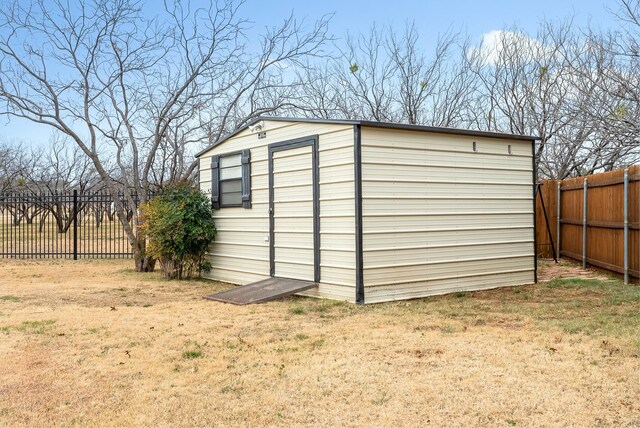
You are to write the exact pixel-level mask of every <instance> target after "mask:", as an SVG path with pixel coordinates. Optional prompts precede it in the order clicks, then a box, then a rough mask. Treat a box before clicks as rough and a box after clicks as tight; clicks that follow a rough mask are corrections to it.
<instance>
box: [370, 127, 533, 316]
mask: <svg viewBox="0 0 640 428" xmlns="http://www.w3.org/2000/svg"><path fill="white" fill-rule="evenodd" d="M474 141H475V142H476V147H477V152H474V151H473V142H474ZM509 145H511V154H509V153H508V146H509ZM532 174H533V170H532V154H531V143H530V142H526V141H524V142H523V141H517V140H513V141H512V140H498V139H490V138H486V137H468V136H461V135H446V134H437V133H428V132H416V131H404V130H389V129H381V128H368V127H363V128H362V190H363V247H364V255H363V256H364V284H365V302H367V303H374V302H379V301H385V300H396V299H407V298H415V297H423V296H428V295H433V294H442V293H448V292H452V291H458V290H476V289H483V288H493V287H499V286H504V285H516V284H525V283H532V282H533V280H534V258H533V239H534V238H533V230H534V229H533V228H534V223H533V201H532V198H533V195H532V191H533V188H532V178H533V177H532Z"/></svg>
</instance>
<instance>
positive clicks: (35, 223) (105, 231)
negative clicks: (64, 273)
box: [0, 191, 136, 260]
mask: <svg viewBox="0 0 640 428" xmlns="http://www.w3.org/2000/svg"><path fill="white" fill-rule="evenodd" d="M135 215H136V213H135V212H128V213H127V221H128V222H129V224H130V225H131V227H134V225H133V222H134V221H135ZM132 254H133V253H132V251H131V245H130V244H129V240H128V238H127V235H126V233H125V230H124V227H123V226H122V223H121V222H120V220H119V219H118V216H117V215H116V213H115V208H114V201H113V198H112V197H111V195H109V194H108V193H90V194H79V193H78V192H77V191H74V192H73V193H72V194H71V193H70V194H35V193H23V194H4V195H0V258H72V259H74V260H77V259H78V258H125V257H131V256H132Z"/></svg>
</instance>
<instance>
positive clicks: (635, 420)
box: [0, 260, 640, 427]
mask: <svg viewBox="0 0 640 428" xmlns="http://www.w3.org/2000/svg"><path fill="white" fill-rule="evenodd" d="M560 268H562V266H561V267H560ZM560 268H554V269H555V271H554V274H555V275H557V276H560V274H561V272H559V269H560ZM546 270H547V269H546V268H543V271H546ZM565 273H566V272H565ZM569 274H571V271H569ZM228 287H229V285H227V284H222V283H217V282H211V281H185V282H166V281H163V280H162V279H160V276H159V274H156V273H154V274H137V273H135V272H133V271H132V262H131V261H130V260H120V261H118V260H115V261H112V260H98V261H95V260H94V261H90V260H84V261H78V262H73V261H68V260H47V261H23V260H0V361H2V364H0V426H17V425H21V426H52V425H55V426H69V425H82V426H122V425H126V426H129V425H153V426H157V425H164V426H167V425H177V426H203V425H207V426H220V425H222V426H238V425H242V426H272V425H276V426H291V425H293V426H300V425H305V426H367V427H369V426H428V425H433V426H478V425H482V426H521V425H525V426H639V425H640V402H638V397H640V382H639V381H638V374H639V373H640V288H639V287H637V286H625V285H624V284H622V283H621V282H620V281H618V280H614V279H610V278H606V277H599V276H596V275H594V277H584V278H579V279H572V278H565V279H555V280H552V281H550V282H546V283H540V284H538V285H532V286H521V287H515V288H503V289H498V290H492V291H483V292H477V293H457V294H452V295H449V296H443V297H432V298H427V299H421V300H415V301H406V302H398V303H385V304H379V305H371V306H365V307H361V306H355V305H351V304H346V303H342V302H334V301H323V300H316V299H310V298H299V297H294V298H289V299H285V300H281V301H276V302H271V303H267V304H261V305H254V306H241V307H239V306H231V305H226V304H223V303H218V302H211V301H205V300H203V299H202V298H201V296H202V295H204V294H207V293H211V292H214V291H218V290H222V289H224V288H228Z"/></svg>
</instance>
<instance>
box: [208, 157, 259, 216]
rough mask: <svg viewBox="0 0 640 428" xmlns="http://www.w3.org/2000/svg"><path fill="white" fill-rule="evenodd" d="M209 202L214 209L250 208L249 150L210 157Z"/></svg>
mask: <svg viewBox="0 0 640 428" xmlns="http://www.w3.org/2000/svg"><path fill="white" fill-rule="evenodd" d="M211 204H212V206H213V208H214V209H220V208H226V207H244V208H251V168H250V151H249V150H243V151H242V152H238V153H230V154H225V155H219V156H214V157H213V158H212V159H211Z"/></svg>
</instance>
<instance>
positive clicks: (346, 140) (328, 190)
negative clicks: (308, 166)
mask: <svg viewBox="0 0 640 428" xmlns="http://www.w3.org/2000/svg"><path fill="white" fill-rule="evenodd" d="M263 131H265V132H266V134H267V137H266V138H264V139H258V136H257V133H252V132H251V131H250V130H249V129H247V130H244V131H242V132H241V133H239V134H237V135H235V136H234V137H232V138H231V139H229V140H227V141H225V142H223V143H222V144H220V145H218V146H216V147H214V148H213V149H211V150H209V151H208V152H206V153H204V154H202V156H201V157H200V187H201V189H202V190H203V191H205V192H210V191H211V171H210V168H211V156H213V155H221V154H224V153H229V152H234V151H239V150H242V149H246V148H249V149H251V199H252V208H251V209H244V208H223V209H220V210H218V211H216V212H215V214H214V216H215V220H216V227H217V228H218V234H217V237H216V242H215V243H214V244H213V245H212V246H211V249H210V253H209V260H210V261H211V263H212V265H213V270H212V271H211V272H210V273H209V274H208V275H207V276H208V277H209V278H211V279H215V280H220V281H226V282H231V283H234V284H246V283H250V282H253V281H257V280H260V279H264V278H268V277H269V242H268V241H267V240H266V238H267V237H268V236H269V211H268V208H269V181H268V162H267V159H268V151H267V146H268V145H269V144H272V143H276V142H280V141H287V140H292V139H296V138H300V137H306V136H311V135H318V136H319V137H318V154H319V167H320V169H319V175H320V277H321V284H320V286H319V287H318V288H317V289H312V290H309V291H306V292H304V293H302V294H305V295H312V296H316V297H325V298H333V299H344V300H349V301H353V300H354V298H355V291H354V287H355V218H354V201H353V194H354V184H353V169H354V166H353V126H351V125H332V124H318V123H294V122H280V121H268V120H267V121H265V127H264V129H263ZM287 152H288V151H286V152H283V154H285V153H287ZM282 161H283V162H284V159H282ZM294 163H295V162H294ZM291 174H292V175H295V172H292V173H291ZM305 186H306V185H302V184H301V186H300V187H299V188H298V189H297V190H293V188H292V189H291V196H292V197H293V196H295V197H296V198H301V199H308V198H311V197H312V192H311V189H310V187H305ZM296 192H297V193H296ZM288 193H289V192H288ZM294 193H295V195H294ZM298 205H300V206H295V207H294V204H291V207H290V211H291V213H290V214H291V215H292V216H293V215H294V214H295V216H294V217H298V214H302V215H304V213H303V211H305V210H306V208H305V207H304V205H305V203H303V204H298ZM305 212H306V211H305ZM306 220H307V219H306V218H293V217H292V218H290V219H288V221H287V225H286V228H287V229H290V230H291V231H292V233H290V234H288V238H290V239H289V240H290V241H291V242H290V244H291V246H294V245H293V241H295V240H296V239H298V238H301V239H304V238H305V237H306V236H307V235H306V230H305V229H308V226H307V225H306V224H305V221H306ZM276 227H278V226H277V225H276ZM294 230H295V231H298V233H300V235H296V234H295V233H296V232H294ZM280 242H282V238H280ZM296 242H297V241H296ZM282 250H283V251H293V250H287V249H282ZM305 254H306V253H305ZM294 255H295V254H293V253H290V254H285V253H283V257H293V256H294ZM300 255H301V256H305V255H304V254H302V253H300ZM305 257H306V256H305ZM301 258H304V257H301ZM311 270H312V267H311Z"/></svg>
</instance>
